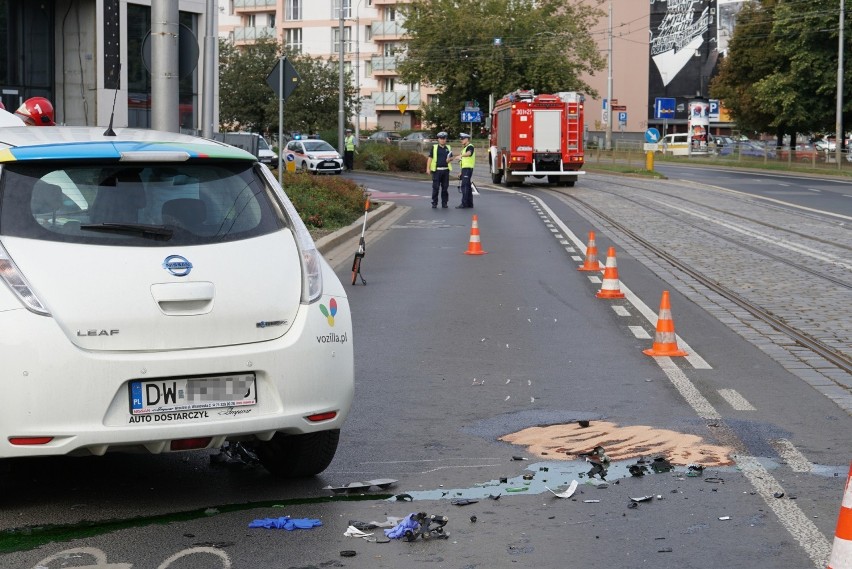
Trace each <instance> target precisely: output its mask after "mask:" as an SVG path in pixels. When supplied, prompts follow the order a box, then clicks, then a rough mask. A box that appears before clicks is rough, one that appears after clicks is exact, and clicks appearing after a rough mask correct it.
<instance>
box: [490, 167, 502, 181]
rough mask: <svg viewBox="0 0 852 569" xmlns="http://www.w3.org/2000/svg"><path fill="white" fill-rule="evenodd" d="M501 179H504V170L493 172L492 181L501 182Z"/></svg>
mask: <svg viewBox="0 0 852 569" xmlns="http://www.w3.org/2000/svg"><path fill="white" fill-rule="evenodd" d="M501 180H503V170H497V171H496V172H494V173H493V174H491V181H492V182H494V183H495V184H499V183H500V181H501Z"/></svg>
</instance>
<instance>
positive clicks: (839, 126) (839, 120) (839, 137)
mask: <svg viewBox="0 0 852 569" xmlns="http://www.w3.org/2000/svg"><path fill="white" fill-rule="evenodd" d="M845 11H846V0H840V37H839V38H838V40H837V110H836V111H835V124H834V126H835V130H836V131H837V134H836V136H835V142H834V156H835V158H834V159H835V160H837V167H838V168H840V164H841V162H840V159H841V157H842V155H843V141H844V139H845V138H846V136H845V134H844V132H843V20H844V13H845Z"/></svg>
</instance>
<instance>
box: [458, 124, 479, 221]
mask: <svg viewBox="0 0 852 569" xmlns="http://www.w3.org/2000/svg"><path fill="white" fill-rule="evenodd" d="M459 138H460V139H461V143H462V151H461V155H459V157H458V161H459V164H460V165H461V177H460V179H461V194H462V198H461V205H457V206H456V209H465V208H469V207H473V187H472V186H471V185H470V178H471V176H473V166H474V164H475V163H476V157H475V156H474V152H475V151H476V150H475V149H474V147H473V144H471V143H470V135H469V134H467V133H464V132H463V133H461V134H460V135H459Z"/></svg>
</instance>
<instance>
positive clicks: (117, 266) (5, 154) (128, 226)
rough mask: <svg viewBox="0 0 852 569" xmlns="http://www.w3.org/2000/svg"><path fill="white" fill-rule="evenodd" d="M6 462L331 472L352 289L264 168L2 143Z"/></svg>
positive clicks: (204, 155)
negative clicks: (190, 453)
mask: <svg viewBox="0 0 852 569" xmlns="http://www.w3.org/2000/svg"><path fill="white" fill-rule="evenodd" d="M0 280H2V283H0V358H2V361H3V366H2V368H0V459H3V458H10V457H27V456H43V455H70V454H75V455H76V454H94V455H101V454H104V453H106V452H111V451H137V450H143V451H147V452H152V453H161V452H173V451H180V450H191V449H201V448H218V447H220V446H222V445H223V444H225V442H226V441H231V442H233V441H242V442H244V443H245V444H247V445H249V446H251V447H253V448H254V449H255V450H256V452H257V455H258V457H259V458H260V459H261V461H262V463H263V464H264V466H266V467H267V469H269V470H270V471H271V472H273V473H276V474H279V475H282V476H287V477H295V476H310V475H313V474H316V473H318V472H321V471H322V470H324V469H325V468H326V467H327V466H328V464H329V463H330V462H331V460H332V458H333V457H334V454H335V451H336V448H337V442H338V438H339V432H340V428H341V425H342V423H343V422H344V420H345V418H346V415H347V413H348V411H349V408H350V405H351V402H352V396H353V355H352V323H351V319H350V312H349V306H348V302H347V298H346V294H345V292H344V289H343V287H342V286H341V284H340V282H339V281H338V279H337V278H336V276H335V275H334V273H333V271H332V270H331V269H330V267H329V266H328V264H327V263H326V262H325V260H324V259H323V258H322V256H321V255H320V254H319V252H318V251H317V250H316V248H315V246H314V244H313V242H312V240H311V238H310V236H309V234H308V232H307V229H306V228H305V227H304V225H303V224H302V222H301V220H300V219H299V216H298V214H297V212H296V211H295V209H294V208H293V206H292V204H291V203H290V201H289V199H288V198H287V197H286V195H285V194H284V192H283V191H282V190H281V188H280V187H279V186H278V184H277V183H276V181H275V179H274V178H273V176H272V175H271V173H270V172H269V170H268V168H266V167H265V166H263V165H262V164H259V163H258V162H257V161H256V159H255V157H254V156H252V155H251V154H248V153H246V152H244V151H241V150H238V149H235V148H232V147H229V146H227V145H224V144H220V143H216V142H212V141H208V140H204V139H199V138H194V137H188V136H182V135H176V134H171V133H161V132H155V131H146V130H132V129H125V130H119V131H118V134H117V136H105V135H104V133H103V132H102V131H101V130H100V129H90V128H77V127H45V128H38V129H33V128H30V129H26V128H3V129H0Z"/></svg>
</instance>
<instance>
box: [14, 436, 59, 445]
mask: <svg viewBox="0 0 852 569" xmlns="http://www.w3.org/2000/svg"><path fill="white" fill-rule="evenodd" d="M52 440H53V437H9V443H10V444H13V445H15V446H31V445H46V444H47V443H49V442H50V441H52Z"/></svg>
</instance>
